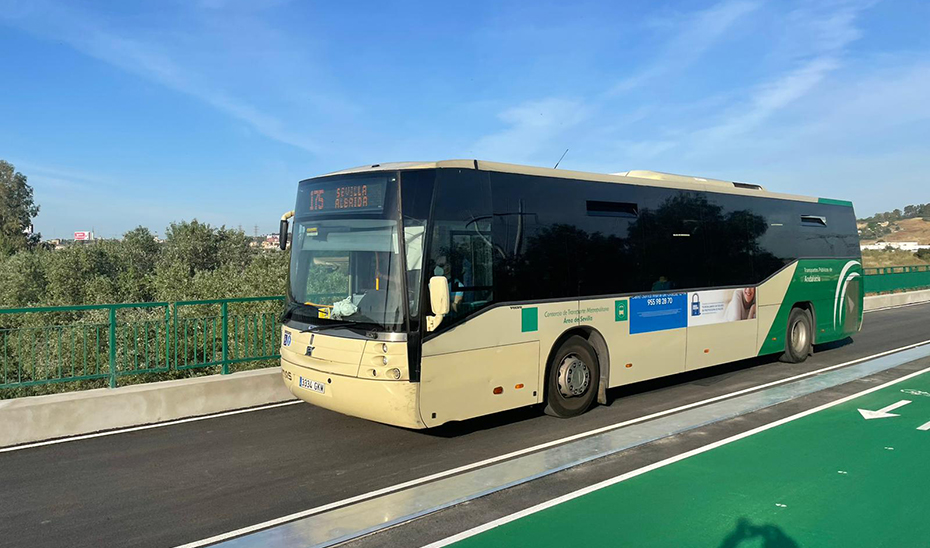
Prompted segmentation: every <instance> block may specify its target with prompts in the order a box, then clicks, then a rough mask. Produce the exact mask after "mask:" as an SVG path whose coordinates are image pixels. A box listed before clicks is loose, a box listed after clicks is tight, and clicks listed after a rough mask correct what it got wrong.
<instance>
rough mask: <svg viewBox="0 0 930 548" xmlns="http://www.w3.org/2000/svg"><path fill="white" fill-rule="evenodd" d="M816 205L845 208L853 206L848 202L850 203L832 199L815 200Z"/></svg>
mask: <svg viewBox="0 0 930 548" xmlns="http://www.w3.org/2000/svg"><path fill="white" fill-rule="evenodd" d="M817 203H818V204H827V205H838V206H846V207H852V206H853V203H852V202H850V201H847V200H834V199H832V198H818V199H817Z"/></svg>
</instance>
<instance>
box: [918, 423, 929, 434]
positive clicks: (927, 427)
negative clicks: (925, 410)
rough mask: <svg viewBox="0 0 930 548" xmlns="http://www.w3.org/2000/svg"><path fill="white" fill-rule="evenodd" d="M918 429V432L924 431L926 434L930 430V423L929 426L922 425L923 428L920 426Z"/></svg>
mask: <svg viewBox="0 0 930 548" xmlns="http://www.w3.org/2000/svg"><path fill="white" fill-rule="evenodd" d="M917 429H918V430H923V431H924V432H926V431H927V430H930V422H928V423H927V424H923V425H921V426H918V427H917Z"/></svg>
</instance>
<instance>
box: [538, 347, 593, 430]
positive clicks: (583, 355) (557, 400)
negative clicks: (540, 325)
mask: <svg viewBox="0 0 930 548" xmlns="http://www.w3.org/2000/svg"><path fill="white" fill-rule="evenodd" d="M600 378H601V372H600V367H599V366H598V363H597V354H595V352H594V349H593V348H591V345H590V344H588V341H587V340H585V338H584V337H579V336H578V335H574V336H571V337H569V338H568V339H566V340H565V342H563V343H562V346H560V347H559V349H558V350H557V351H556V352H555V354H553V356H552V361H550V362H549V367H548V373H547V375H546V409H545V412H546V414H547V415H552V416H554V417H574V416H576V415H580V414H582V413H584V412H585V411H587V410H588V408H589V407H591V404H592V403H594V398H595V397H597V383H598V382H600Z"/></svg>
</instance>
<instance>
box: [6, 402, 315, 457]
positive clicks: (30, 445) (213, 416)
mask: <svg viewBox="0 0 930 548" xmlns="http://www.w3.org/2000/svg"><path fill="white" fill-rule="evenodd" d="M296 403H303V400H290V401H285V402H280V403H270V404H268V405H260V406H258V407H248V408H246V409H236V410H235V411H223V412H222V413H213V414H211V415H200V416H198V417H188V418H186V419H177V420H173V421H165V422H156V423H154V424H144V425H142V426H130V427H128V428H118V429H116V430H104V431H103V432H94V433H92V434H81V435H79V436H71V437H67V438H57V439H53V440H45V441H37V442H34V443H25V444H23V445H13V446H10V447H0V453H8V452H10V451H20V450H22V449H32V448H33V447H43V446H45V445H57V444H59V443H66V442H69V441H80V440H88V439H91V438H100V437H103V436H114V435H116V434H125V433H126V432H138V431H139V430H151V429H152V428H161V427H163V426H173V425H175V424H186V423H188V422H197V421H205V420H207V419H217V418H220V417H229V416H231V415H241V414H243V413H251V412H253V411H264V410H266V409H275V408H278V407H284V406H286V405H294V404H296Z"/></svg>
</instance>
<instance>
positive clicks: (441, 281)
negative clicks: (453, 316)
mask: <svg viewBox="0 0 930 548" xmlns="http://www.w3.org/2000/svg"><path fill="white" fill-rule="evenodd" d="M429 304H430V307H431V308H432V310H433V315H432V316H427V317H426V330H427V331H435V330H436V328H437V327H439V324H440V322H442V318H443V317H444V316H445V315H446V314H448V313H449V282H448V280H446V277H445V276H433V277H432V278H430V279H429Z"/></svg>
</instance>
